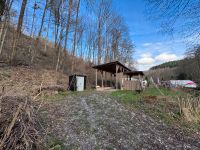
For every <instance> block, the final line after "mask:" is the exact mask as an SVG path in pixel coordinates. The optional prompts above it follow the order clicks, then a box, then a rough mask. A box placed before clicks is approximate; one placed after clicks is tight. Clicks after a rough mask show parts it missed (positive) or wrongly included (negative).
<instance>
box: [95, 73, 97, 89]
mask: <svg viewBox="0 0 200 150" xmlns="http://www.w3.org/2000/svg"><path fill="white" fill-rule="evenodd" d="M97 71H98V70H97V69H96V81H95V85H96V86H95V88H97Z"/></svg>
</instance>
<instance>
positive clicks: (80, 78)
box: [69, 74, 86, 91]
mask: <svg viewBox="0 0 200 150" xmlns="http://www.w3.org/2000/svg"><path fill="white" fill-rule="evenodd" d="M85 89H86V75H81V74H73V75H71V76H69V90H71V91H84V90H85Z"/></svg>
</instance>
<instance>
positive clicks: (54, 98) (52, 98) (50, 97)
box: [41, 91, 71, 101]
mask: <svg viewBox="0 0 200 150" xmlns="http://www.w3.org/2000/svg"><path fill="white" fill-rule="evenodd" d="M69 95H71V92H68V91H67V92H58V94H54V95H46V94H44V95H42V96H41V98H42V99H44V100H47V101H59V100H63V99H64V98H65V97H66V96H69Z"/></svg>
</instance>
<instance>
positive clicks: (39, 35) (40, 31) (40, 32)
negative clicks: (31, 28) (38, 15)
mask: <svg viewBox="0 0 200 150" xmlns="http://www.w3.org/2000/svg"><path fill="white" fill-rule="evenodd" d="M47 6H48V0H46V4H45V8H44V11H43V15H42V20H41V24H40V29H39V32H38V37H37V43H38V41H39V38H40V37H41V34H42V28H43V25H44V18H45V16H46V11H47Z"/></svg>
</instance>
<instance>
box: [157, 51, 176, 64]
mask: <svg viewBox="0 0 200 150" xmlns="http://www.w3.org/2000/svg"><path fill="white" fill-rule="evenodd" d="M177 59H178V57H177V56H176V55H175V54H169V53H161V54H159V55H158V56H156V57H155V60H157V61H161V62H166V61H173V60H177Z"/></svg>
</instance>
